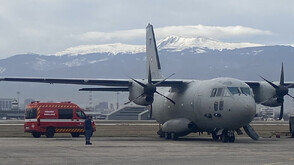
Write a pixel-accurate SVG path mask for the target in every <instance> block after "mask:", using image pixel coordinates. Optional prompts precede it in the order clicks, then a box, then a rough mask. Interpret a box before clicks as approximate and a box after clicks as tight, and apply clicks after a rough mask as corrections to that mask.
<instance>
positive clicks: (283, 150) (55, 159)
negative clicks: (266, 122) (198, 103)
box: [0, 137, 294, 165]
mask: <svg viewBox="0 0 294 165" xmlns="http://www.w3.org/2000/svg"><path fill="white" fill-rule="evenodd" d="M91 141H92V143H93V145H91V146H86V145H85V144H84V138H83V137H80V138H51V139H48V138H26V137H22V138H0V164H1V165H6V164H9V165H11V164H18V165H39V164H41V165H64V164H65V165H78V164H85V165H101V164H119V165H132V164H134V165H137V164H140V165H145V164H146V165H150V164H156V165H157V164H169V165H173V164H176V165H178V164H182V165H186V164H193V165H195V164H199V165H200V164H206V165H214V164H217V165H236V164H246V165H247V164H254V165H278V164H283V165H287V164H289V165H290V164H291V165H293V164H294V142H293V141H294V139H293V138H287V137H282V138H261V139H260V140H258V141H253V140H251V139H250V138H248V137H236V141H235V143H222V142H220V141H217V142H215V141H212V140H211V138H210V137H186V138H181V139H179V140H177V141H172V140H165V139H162V138H159V137H93V138H92V140H91Z"/></svg>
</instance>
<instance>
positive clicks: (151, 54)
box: [146, 24, 163, 79]
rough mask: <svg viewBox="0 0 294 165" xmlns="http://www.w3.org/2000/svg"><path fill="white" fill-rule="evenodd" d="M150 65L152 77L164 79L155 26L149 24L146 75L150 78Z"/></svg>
mask: <svg viewBox="0 0 294 165" xmlns="http://www.w3.org/2000/svg"><path fill="white" fill-rule="evenodd" d="M149 67H150V71H151V77H152V79H162V78H163V76H162V74H161V66H160V61H159V57H158V52H157V46H156V41H155V36H154V31H153V26H152V25H151V24H148V26H147V27H146V73H147V74H146V75H147V78H148V75H149Z"/></svg>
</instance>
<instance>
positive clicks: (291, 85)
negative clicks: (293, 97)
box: [286, 84, 294, 88]
mask: <svg viewBox="0 0 294 165" xmlns="http://www.w3.org/2000/svg"><path fill="white" fill-rule="evenodd" d="M293 86H294V84H289V85H287V86H286V87H287V88H291V87H293Z"/></svg>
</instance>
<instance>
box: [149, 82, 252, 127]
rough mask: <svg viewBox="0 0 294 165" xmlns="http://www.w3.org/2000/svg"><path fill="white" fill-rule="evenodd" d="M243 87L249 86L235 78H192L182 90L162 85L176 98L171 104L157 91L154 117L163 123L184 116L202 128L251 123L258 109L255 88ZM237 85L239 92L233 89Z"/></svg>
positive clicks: (169, 95) (240, 125) (167, 94)
mask: <svg viewBox="0 0 294 165" xmlns="http://www.w3.org/2000/svg"><path fill="white" fill-rule="evenodd" d="M228 88H230V89H231V90H232V92H233V93H232V92H230V90H229V89H228ZM241 88H242V89H250V88H249V86H248V85H247V84H246V83H244V82H243V81H240V80H237V79H233V78H216V79H211V80H203V81H191V82H190V83H189V84H188V85H187V87H185V88H184V89H183V90H182V91H181V90H178V91H175V92H173V89H172V88H168V89H167V88H160V89H158V90H162V91H165V93H164V92H162V93H164V94H165V95H166V96H168V97H169V98H171V99H173V100H177V102H176V104H172V103H171V102H170V101H168V100H167V99H165V98H163V97H160V96H156V95H155V97H156V98H155V99H154V103H153V117H154V118H155V119H156V120H157V122H159V123H161V124H163V123H165V122H167V121H169V120H172V119H178V118H185V119H188V120H190V121H192V122H194V123H195V124H196V125H197V127H198V128H200V129H201V130H203V131H213V130H214V129H227V130H235V129H238V128H241V127H243V126H245V125H247V124H249V123H250V122H251V121H252V119H253V118H254V115H255V113H256V103H255V100H254V97H253V93H252V91H251V90H250V93H249V94H248V90H247V92H243V93H242V90H241ZM235 89H238V90H239V93H237V92H235V93H234V90H235ZM217 90H219V92H218V91H217Z"/></svg>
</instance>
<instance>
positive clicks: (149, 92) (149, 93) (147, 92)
mask: <svg viewBox="0 0 294 165" xmlns="http://www.w3.org/2000/svg"><path fill="white" fill-rule="evenodd" d="M174 74H175V73H173V74H171V75H170V76H168V77H167V78H165V79H163V80H161V81H159V82H157V83H155V84H153V82H152V75H151V70H150V66H149V72H148V82H147V83H146V84H144V83H142V82H140V81H138V80H135V79H133V78H131V77H130V79H132V80H133V81H134V82H136V83H137V84H139V85H140V86H142V87H143V88H144V91H143V93H142V94H141V95H139V96H138V97H136V98H134V99H132V100H130V101H129V102H127V103H125V104H129V103H131V102H133V101H135V100H137V99H138V98H140V97H143V96H146V101H147V102H150V110H149V118H150V119H151V118H152V103H153V101H154V94H155V93H156V94H158V95H160V96H162V97H164V98H166V99H167V100H169V101H170V102H172V103H173V104H176V102H175V101H173V100H172V99H170V98H169V97H167V96H164V95H163V94H161V93H159V92H158V91H157V90H156V87H157V86H159V85H160V84H161V83H163V82H164V81H166V80H167V79H168V78H170V77H171V76H173V75H174Z"/></svg>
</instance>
